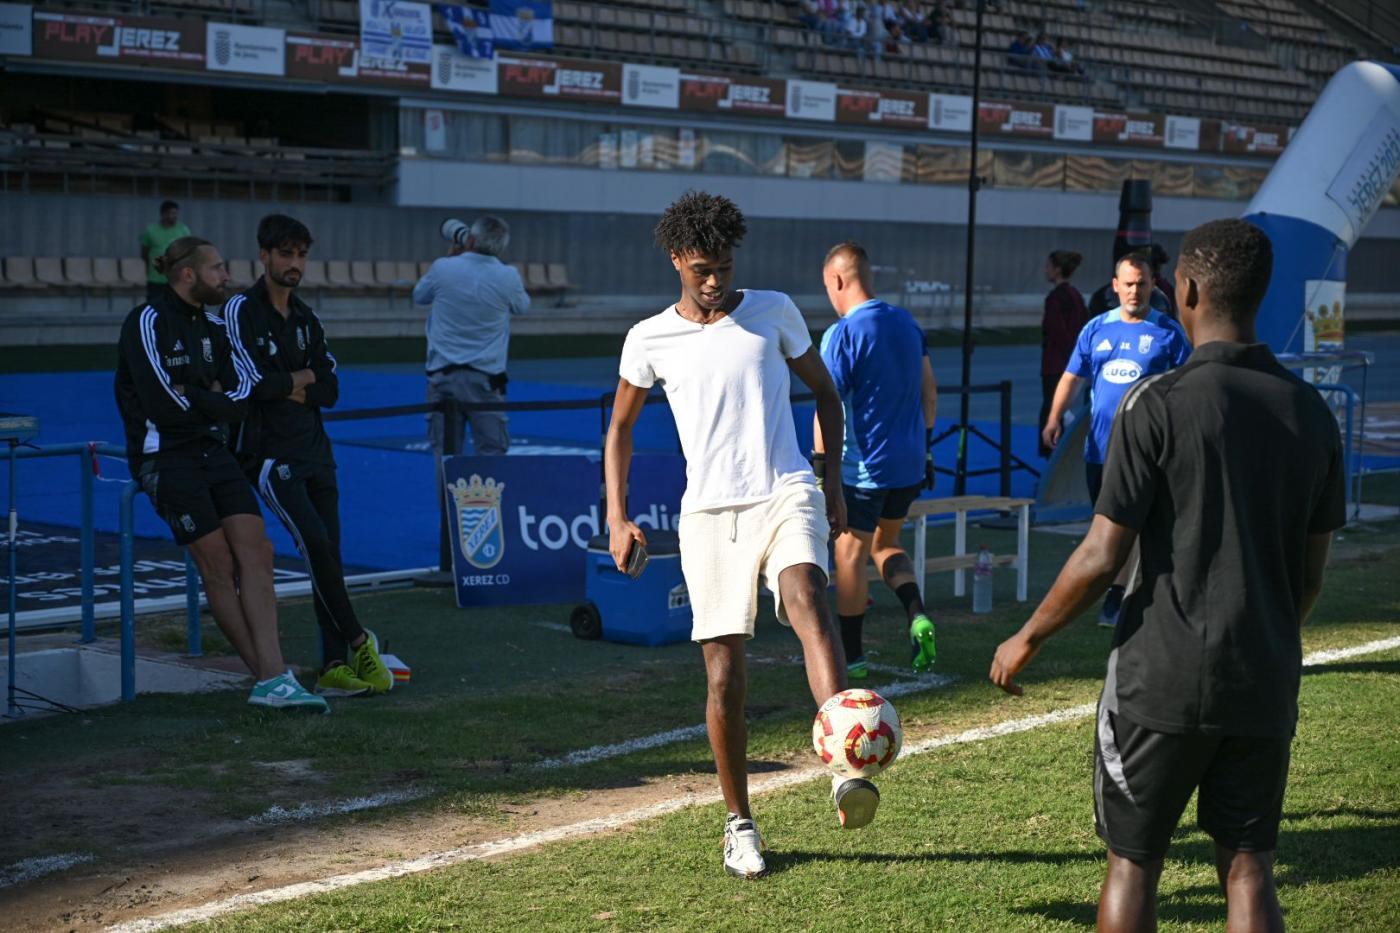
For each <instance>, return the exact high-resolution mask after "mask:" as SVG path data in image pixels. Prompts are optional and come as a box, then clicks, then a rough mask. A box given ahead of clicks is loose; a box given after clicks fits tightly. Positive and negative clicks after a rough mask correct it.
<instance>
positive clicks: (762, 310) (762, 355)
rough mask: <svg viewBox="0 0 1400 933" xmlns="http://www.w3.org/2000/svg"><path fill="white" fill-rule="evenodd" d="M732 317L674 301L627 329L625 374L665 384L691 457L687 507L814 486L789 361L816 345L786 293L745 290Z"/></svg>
mask: <svg viewBox="0 0 1400 933" xmlns="http://www.w3.org/2000/svg"><path fill="white" fill-rule="evenodd" d="M741 291H742V294H743V296H744V297H743V299H742V300H741V301H740V302H739V306H738V307H737V308H735V309H734V310H733V311H732V312H731V313H730V314H729V315H728V316H727V317H723V318H721V319H720V320H718V321H716V322H715V323H713V324H708V325H701V324H696V323H694V322H692V321H687V320H686V319H685V318H683V317H681V315H680V312H678V311H677V310H676V306H675V305H672V306H671V307H669V308H667V309H666V310H665V311H662V312H661V313H660V314H657V315H653V316H652V317H649V318H647V319H646V320H644V321H640V322H639V323H637V324H636V325H635V326H634V327H633V328H632V329H631V330H630V331H628V332H627V341H626V343H624V344H623V346H622V361H621V363H620V364H619V366H618V375H620V376H621V377H622V378H623V379H626V380H627V381H628V382H630V383H632V385H634V386H637V387H638V388H640V389H649V388H651V387H652V386H653V385H655V384H658V383H659V384H660V385H661V387H662V388H663V389H665V390H666V397H667V399H668V400H669V401H670V403H671V413H672V414H673V415H674V416H675V419H676V429H677V431H678V432H679V434H680V439H681V450H682V452H683V453H684V454H685V460H686V464H685V474H686V484H685V496H684V497H682V499H681V514H682V515H684V514H685V513H687V512H698V511H700V510H702V509H717V508H729V507H732V506H737V505H747V504H751V503H754V502H762V501H764V500H766V499H768V498H770V497H771V496H773V495H774V494H775V493H776V492H777V491H778V490H779V489H780V488H781V487H783V486H786V485H789V484H791V483H811V484H815V483H816V477H814V476H813V475H812V468H811V465H810V464H808V462H807V459H806V458H805V457H803V456H802V452H801V451H800V450H799V449H798V447H797V429H796V428H795V427H794V425H793V422H792V405H791V403H790V402H789V401H788V397H789V394H790V392H791V386H792V380H791V378H790V376H789V374H788V366H787V361H788V360H790V359H796V358H797V357H799V356H801V355H802V354H804V353H806V352H807V350H808V349H809V348H810V347H811V346H812V338H811V335H810V334H809V333H808V332H807V322H806V321H804V320H803V319H802V312H800V311H798V310H797V306H796V305H794V304H793V303H792V299H791V298H789V297H788V296H787V295H784V294H783V293H782V292H760V291H749V290H741Z"/></svg>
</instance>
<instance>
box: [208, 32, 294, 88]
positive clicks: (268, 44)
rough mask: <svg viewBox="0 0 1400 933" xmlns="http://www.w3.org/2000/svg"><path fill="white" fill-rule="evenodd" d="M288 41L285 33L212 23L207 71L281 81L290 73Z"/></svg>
mask: <svg viewBox="0 0 1400 933" xmlns="http://www.w3.org/2000/svg"><path fill="white" fill-rule="evenodd" d="M286 39H287V34H286V32H285V31H284V30H281V29H264V28H262V27H259V26H238V25H235V24H233V23H208V24H207V25H206V33H205V47H206V48H207V49H208V52H209V58H208V60H207V61H206V62H205V67H206V68H208V69H209V70H210V71H234V72H239V73H242V74H250V75H271V76H273V77H277V78H280V77H282V76H283V75H284V74H286V69H287V53H286V51H285V49H286Z"/></svg>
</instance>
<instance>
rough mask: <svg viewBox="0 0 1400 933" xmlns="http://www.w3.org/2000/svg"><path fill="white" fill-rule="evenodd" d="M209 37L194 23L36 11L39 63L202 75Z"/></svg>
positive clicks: (36, 48) (119, 14) (202, 25)
mask: <svg viewBox="0 0 1400 933" xmlns="http://www.w3.org/2000/svg"><path fill="white" fill-rule="evenodd" d="M204 34H205V28H204V23H203V22H202V21H200V20H195V19H152V18H150V17H145V16H127V15H126V14H124V13H116V14H102V15H97V14H88V13H52V12H49V11H47V10H36V11H34V27H33V40H34V56H35V57H36V58H52V59H58V60H61V61H69V62H84V63H100V64H108V65H159V66H161V67H163V68H190V69H198V70H201V71H202V70H203V69H204Z"/></svg>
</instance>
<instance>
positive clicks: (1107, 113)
mask: <svg viewBox="0 0 1400 933" xmlns="http://www.w3.org/2000/svg"><path fill="white" fill-rule="evenodd" d="M1167 119H1170V118H1167ZM1199 137H1200V132H1199V130H1196V131H1195V132H1193V133H1191V134H1190V136H1189V139H1190V140H1195V139H1198V138H1199ZM1164 141H1165V134H1164V132H1163V117H1162V116H1161V114H1156V113H1124V112H1123V111H1121V110H1098V111H1095V113H1094V142H1096V143H1113V144H1116V145H1124V146H1145V147H1152V148H1155V147H1158V146H1161V145H1163V144H1164ZM1187 141H1188V138H1187V137H1185V136H1183V137H1182V139H1181V140H1180V141H1179V145H1178V146H1177V148H1184V149H1194V148H1195V145H1194V144H1192V145H1186V143H1187Z"/></svg>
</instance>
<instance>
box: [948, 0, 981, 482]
mask: <svg viewBox="0 0 1400 933" xmlns="http://www.w3.org/2000/svg"><path fill="white" fill-rule="evenodd" d="M986 10H987V0H977V26H976V28H975V33H976V40H975V46H974V51H973V57H972V163H971V165H970V167H969V168H968V170H967V270H966V272H965V273H964V278H963V338H962V384H963V386H964V387H966V386H970V385H972V276H973V259H974V256H975V252H974V251H975V248H976V244H977V190H978V189H979V188H980V187H982V179H981V178H980V177H978V175H977V136H978V133H977V130H978V124H979V123H980V122H981V121H980V119H979V117H980V110H981V100H982V94H981V90H982V16H983V14H984V13H985V12H986ZM971 399H972V396H971V394H970V393H968V392H963V393H962V398H961V401H960V405H961V408H960V415H959V420H958V464H957V469H956V472H955V474H954V476H953V495H955V496H962V495H966V494H967V433H968V432H967V429H968V405H969V403H970V402H971Z"/></svg>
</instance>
